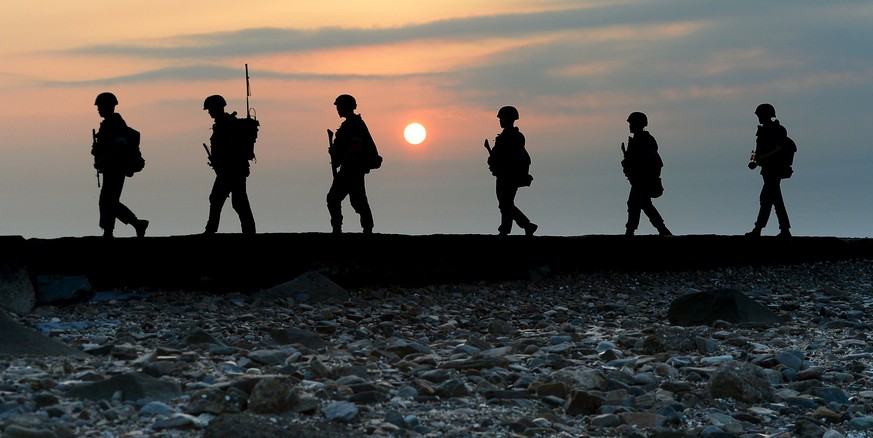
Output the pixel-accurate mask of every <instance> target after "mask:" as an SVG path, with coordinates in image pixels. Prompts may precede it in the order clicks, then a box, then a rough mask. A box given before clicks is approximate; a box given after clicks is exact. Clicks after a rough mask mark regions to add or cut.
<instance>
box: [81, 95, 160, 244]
mask: <svg viewBox="0 0 873 438" xmlns="http://www.w3.org/2000/svg"><path fill="white" fill-rule="evenodd" d="M94 105H96V106H97V113H98V114H100V117H102V118H103V121H101V122H100V129H99V130H98V131H97V132H96V133H94V142H93V143H92V145H91V155H93V156H94V168H95V169H97V172H98V174H102V175H103V186H102V187H101V189H100V200H99V207H100V222H99V223H100V228H102V229H103V237H107V238H111V237H113V233H114V230H115V220H116V219H118V220H119V221H121V223H123V224H127V225H132V226H133V228H134V230H136V236H137V237H143V236H145V232H146V228H148V226H149V221H147V220H144V219H138V218H137V217H136V215H135V214H133V212H132V211H131V210H130V209H129V208H127V206H125V205H124V204H122V203H121V191H122V189H123V188H124V180H125V178H127V176H128V175H127V169H126V168H125V165H126V163H125V159H126V153H127V150H126V149H127V146H128V144H127V136H126V130H127V123H126V122H125V121H124V118H122V117H121V114H118V113H117V112H115V107H116V105H118V99H117V98H116V97H115V95H114V94H112V93H109V92H104V93H100V94H98V95H97V99H96V100H95V101H94Z"/></svg>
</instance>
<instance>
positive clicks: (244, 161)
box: [203, 95, 255, 235]
mask: <svg viewBox="0 0 873 438" xmlns="http://www.w3.org/2000/svg"><path fill="white" fill-rule="evenodd" d="M226 106H227V101H225V100H224V97H221V96H219V95H212V96H209V97H207V98H206V100H205V101H203V109H204V110H206V111H208V112H209V117H212V118H213V119H214V120H215V122H214V123H213V125H212V136H211V137H209V143H210V149H211V150H210V151H209V152H210V155H209V165H210V166H212V169H213V170H215V182H214V183H213V185H212V192H211V193H210V194H209V219H208V220H207V221H206V231H205V232H204V234H207V235H210V234H215V233H216V232H217V231H218V222H219V219H220V218H221V209H222V208H223V207H224V202H225V201H227V197H228V196H230V197H231V200H230V203H231V206H233V209H234V211H236V213H237V214H238V215H239V221H240V224H241V226H242V233H243V234H255V218H254V216H253V215H252V207H251V205H250V204H249V196H248V194H247V193H246V178H248V176H249V172H250V170H249V158H250V156H249V155H248V153H247V151H246V150H245V148H244V147H243V145H242V143H241V142H240V140H239V139H238V137H237V135H236V129H237V127H238V125H237V123H236V122H237V119H236V115H235V114H236V113H233V114H228V113H227V112H225V111H224V108H225V107H226Z"/></svg>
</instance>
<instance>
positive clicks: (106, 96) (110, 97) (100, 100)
mask: <svg viewBox="0 0 873 438" xmlns="http://www.w3.org/2000/svg"><path fill="white" fill-rule="evenodd" d="M94 105H97V106H104V105H118V98H116V97H115V95H114V94H112V93H110V92H108V91H104V92H102V93H100V94H98V95H97V99H94Z"/></svg>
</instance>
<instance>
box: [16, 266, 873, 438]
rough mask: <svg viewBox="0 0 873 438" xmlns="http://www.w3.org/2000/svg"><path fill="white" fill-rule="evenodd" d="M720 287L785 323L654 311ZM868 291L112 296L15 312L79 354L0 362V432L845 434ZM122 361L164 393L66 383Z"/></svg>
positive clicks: (759, 286)
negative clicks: (233, 425)
mask: <svg viewBox="0 0 873 438" xmlns="http://www.w3.org/2000/svg"><path fill="white" fill-rule="evenodd" d="M725 285H729V286H730V287H731V288H734V289H736V290H739V291H741V292H744V293H746V294H747V295H748V296H750V297H753V299H755V300H756V301H758V302H759V303H761V304H763V305H765V306H767V307H768V308H770V309H772V310H774V311H776V312H778V313H779V314H780V316H782V317H783V318H784V320H785V322H784V323H782V324H779V325H775V326H774V325H773V324H731V323H729V322H727V321H717V322H715V323H713V324H711V325H709V326H695V327H677V326H670V324H669V323H668V322H667V321H666V318H665V314H666V311H667V309H668V308H669V306H670V303H671V302H672V301H673V300H674V299H676V298H678V297H680V296H682V295H684V294H686V293H692V292H700V291H707V290H711V289H717V288H721V287H724V286H725ZM871 285H873V270H871V269H870V263H869V262H867V261H863V260H858V261H842V262H822V263H813V264H804V265H789V266H767V267H729V268H720V269H713V270H707V271H688V272H649V273H646V272H640V273H620V272H602V273H586V274H578V275H569V274H567V275H560V276H545V275H541V276H539V277H538V278H537V280H536V281H509V282H479V283H474V284H434V285H431V286H427V287H419V288H401V287H393V286H388V287H367V288H362V289H360V290H349V291H348V292H349V296H350V299H349V300H348V301H344V302H330V301H329V302H318V303H308V304H304V303H300V302H296V301H294V300H280V301H275V302H273V301H271V302H266V301H262V300H260V299H250V298H248V297H246V296H242V295H240V294H226V295H209V294H194V293H181V292H172V291H135V292H132V293H127V294H135V295H136V299H135V300H134V299H129V300H128V299H124V296H125V294H126V293H125V292H123V291H110V292H107V293H111V294H112V296H116V297H121V298H119V299H113V300H106V299H96V300H93V301H91V302H88V303H80V304H75V305H67V306H53V307H52V308H51V309H43V311H35V312H32V313H31V314H28V315H23V316H18V318H19V320H20V322H21V323H22V324H24V325H26V326H29V327H32V328H35V329H37V330H38V331H40V332H41V333H44V334H45V335H47V336H51V337H54V338H57V339H59V340H62V341H63V342H65V343H67V344H68V345H71V346H74V347H76V348H79V349H81V350H83V351H88V352H89V354H90V357H87V358H83V359H78V358H65V357H44V358H28V357H13V358H5V359H3V360H0V372H2V380H0V431H2V436H4V437H6V436H13V437H14V436H46V437H51V436H58V437H62V436H74V435H75V436H131V437H134V436H137V437H139V436H150V435H153V434H167V435H171V436H174V437H188V436H190V437H199V436H202V435H203V434H204V429H205V430H207V431H208V428H209V424H210V423H215V424H219V423H220V422H219V421H218V419H221V418H227V419H229V420H230V419H232V418H234V417H233V416H235V415H250V416H253V418H255V419H256V421H260V422H262V424H263V425H264V427H265V430H266V429H270V430H273V428H277V429H276V430H279V429H280V428H282V427H287V428H292V427H301V426H305V427H310V428H313V429H312V430H316V429H318V430H322V429H320V428H329V430H330V431H331V432H330V433H335V434H336V436H505V437H512V436H556V437H576V436H599V437H620V436H622V437H624V436H697V437H706V436H712V437H717V436H773V437H780V438H782V437H788V436H815V437H817V438H818V437H826V438H840V437H857V436H863V434H865V433H871V432H873V391H871V390H870V389H869V385H870V380H871V378H870V370H871V367H873V348H871V347H869V345H871V340H873V338H871V337H870V335H869V334H868V330H867V329H868V328H869V327H871V326H873V314H871V312H868V311H861V310H860V309H865V310H866V309H870V308H871V307H873V298H871ZM49 310H50V311H49ZM277 344H278V345H277ZM741 366H743V367H741ZM732 367H733V368H737V369H742V370H746V371H744V372H726V371H728V370H730V369H732ZM133 373H144V374H145V375H147V376H149V378H150V379H155V380H154V381H157V382H170V383H173V384H177V385H178V387H179V388H182V390H181V393H180V394H176V393H173V394H175V396H174V397H172V398H165V397H161V399H160V400H155V399H153V400H149V399H148V398H145V399H141V400H134V399H130V398H128V397H125V396H124V391H125V390H126V389H125V388H119V390H118V391H117V392H116V393H115V394H113V395H112V396H111V397H108V396H107V397H102V398H100V399H98V400H91V399H83V400H80V399H77V398H74V397H70V396H69V395H68V391H69V390H70V389H72V388H76V387H79V386H81V385H85V384H89V383H95V382H102V381H107V380H109V379H110V378H112V377H113V376H119V375H127V374H133ZM714 378H716V379H727V380H721V381H722V382H723V383H721V385H723V386H724V387H723V388H722V389H730V388H734V389H733V390H726V391H718V390H713V389H714V388H712V387H711V386H710V385H709V383H710V381H711V380H713V379H714ZM142 381H143V382H152V381H153V380H142ZM145 384H151V383H145ZM767 384H769V386H770V388H769V389H770V390H771V391H763V392H759V391H758V390H760V389H761V388H760V385H767ZM259 385H260V386H259ZM256 388H257V389H256ZM139 391H140V392H142V393H145V394H149V393H150V392H148V391H145V390H144V389H139ZM713 394H717V396H713ZM292 423H293V424H292ZM306 425H308V426H306ZM289 430H290V429H289ZM324 430H327V429H324ZM71 431H75V433H74V432H71ZM326 433H327V432H326ZM330 436H334V435H330Z"/></svg>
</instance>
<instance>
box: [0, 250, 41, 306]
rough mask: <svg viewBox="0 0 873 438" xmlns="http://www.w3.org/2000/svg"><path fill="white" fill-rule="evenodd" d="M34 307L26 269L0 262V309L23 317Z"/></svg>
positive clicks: (10, 263) (33, 295) (22, 266)
mask: <svg viewBox="0 0 873 438" xmlns="http://www.w3.org/2000/svg"><path fill="white" fill-rule="evenodd" d="M2 240H5V239H0V241H2ZM35 305H36V289H35V288H34V287H33V282H31V280H30V273H29V272H28V270H27V267H26V266H24V265H23V264H21V263H15V262H0V309H6V310H8V311H10V312H13V313H16V314H19V315H25V314H27V313H30V311H31V310H33V307H34V306H35Z"/></svg>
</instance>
